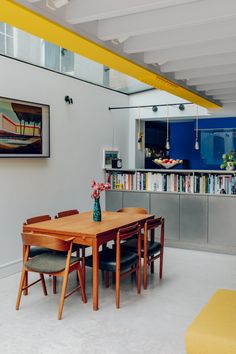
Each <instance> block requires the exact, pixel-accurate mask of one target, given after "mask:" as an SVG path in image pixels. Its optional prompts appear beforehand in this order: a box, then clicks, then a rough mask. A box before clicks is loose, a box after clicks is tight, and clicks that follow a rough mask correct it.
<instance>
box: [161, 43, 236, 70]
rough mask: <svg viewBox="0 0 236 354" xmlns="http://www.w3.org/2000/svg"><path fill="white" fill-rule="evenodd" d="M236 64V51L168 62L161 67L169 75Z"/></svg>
mask: <svg viewBox="0 0 236 354" xmlns="http://www.w3.org/2000/svg"><path fill="white" fill-rule="evenodd" d="M235 49H236V47H235ZM234 63H236V51H235V53H224V54H217V55H206V56H202V57H198V58H191V59H182V60H176V61H172V62H167V63H165V64H163V65H161V66H160V70H161V71H162V72H163V73H168V72H177V71H181V70H188V69H196V68H210V67H212V66H217V65H230V64H234Z"/></svg>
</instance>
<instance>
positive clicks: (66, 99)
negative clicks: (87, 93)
mask: <svg viewBox="0 0 236 354" xmlns="http://www.w3.org/2000/svg"><path fill="white" fill-rule="evenodd" d="M65 101H66V103H68V104H73V99H72V98H71V97H70V96H65Z"/></svg>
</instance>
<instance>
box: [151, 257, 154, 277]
mask: <svg viewBox="0 0 236 354" xmlns="http://www.w3.org/2000/svg"><path fill="white" fill-rule="evenodd" d="M153 258H154V256H151V273H152V274H153V273H154V261H153Z"/></svg>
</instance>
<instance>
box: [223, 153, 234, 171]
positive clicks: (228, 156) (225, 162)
mask: <svg viewBox="0 0 236 354" xmlns="http://www.w3.org/2000/svg"><path fill="white" fill-rule="evenodd" d="M222 159H223V163H222V164H221V165H220V168H221V169H223V168H227V167H228V162H230V163H231V166H236V152H235V151H230V152H229V153H227V154H223V155H222Z"/></svg>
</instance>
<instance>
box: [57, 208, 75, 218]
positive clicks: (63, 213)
mask: <svg viewBox="0 0 236 354" xmlns="http://www.w3.org/2000/svg"><path fill="white" fill-rule="evenodd" d="M76 214H79V210H77V209H70V210H64V211H60V212H59V213H57V215H56V216H55V218H56V219H59V218H64V217H65V216H70V215H76Z"/></svg>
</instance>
